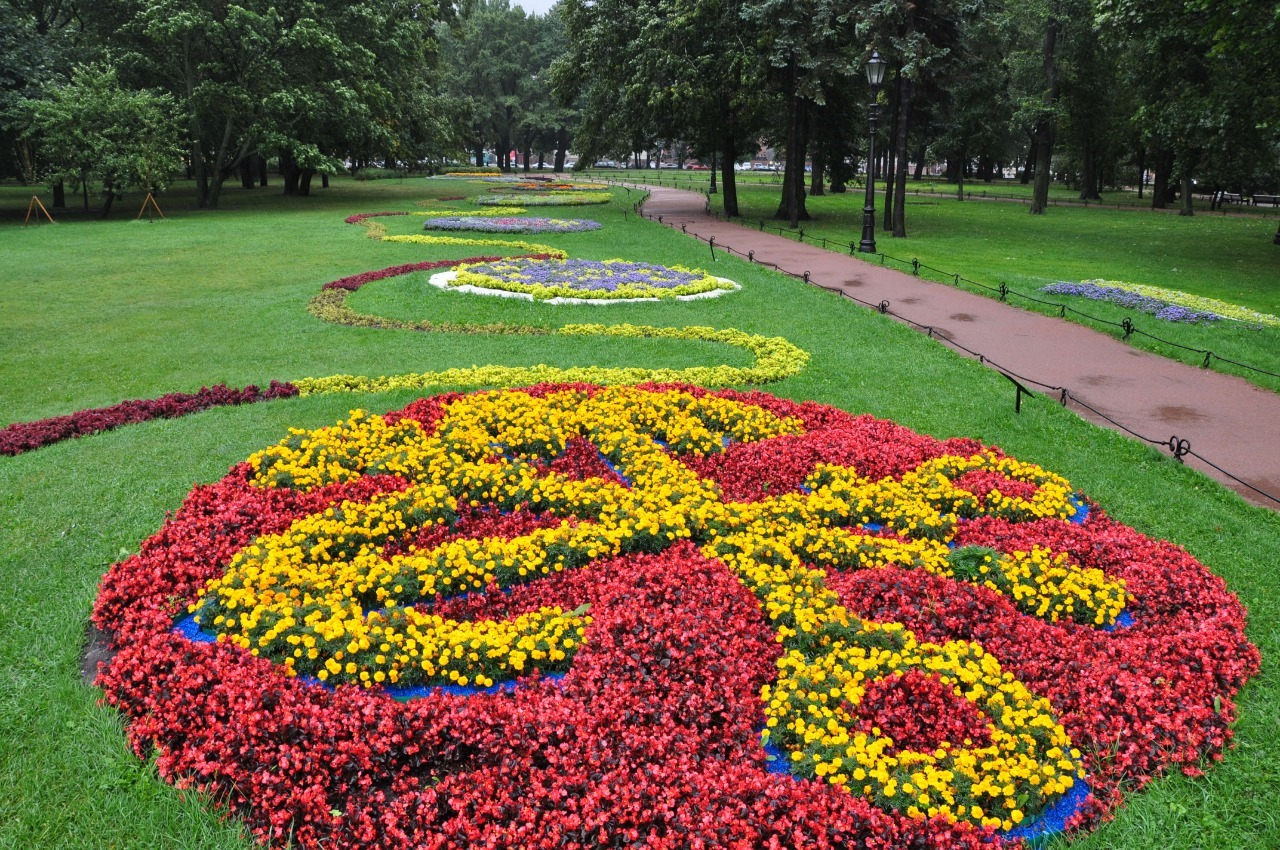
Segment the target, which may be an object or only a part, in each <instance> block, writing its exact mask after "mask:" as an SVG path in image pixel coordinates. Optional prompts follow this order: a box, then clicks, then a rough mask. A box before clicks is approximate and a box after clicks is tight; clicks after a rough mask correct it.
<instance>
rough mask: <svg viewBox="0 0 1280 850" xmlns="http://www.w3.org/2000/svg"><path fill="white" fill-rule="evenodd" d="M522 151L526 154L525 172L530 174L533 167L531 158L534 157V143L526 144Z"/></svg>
mask: <svg viewBox="0 0 1280 850" xmlns="http://www.w3.org/2000/svg"><path fill="white" fill-rule="evenodd" d="M522 153H523V154H524V173H525V174H528V173H529V169H530V167H531V166H530V165H529V160H531V159H533V145H525V146H524V150H523V151H522Z"/></svg>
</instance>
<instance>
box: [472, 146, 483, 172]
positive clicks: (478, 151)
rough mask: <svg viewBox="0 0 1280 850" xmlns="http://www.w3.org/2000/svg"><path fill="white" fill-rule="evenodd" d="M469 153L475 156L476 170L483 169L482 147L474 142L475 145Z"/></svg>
mask: <svg viewBox="0 0 1280 850" xmlns="http://www.w3.org/2000/svg"><path fill="white" fill-rule="evenodd" d="M471 152H472V153H473V154H475V157H476V168H484V145H482V144H480V143H479V142H476V145H475V147H473V148H472V149H471Z"/></svg>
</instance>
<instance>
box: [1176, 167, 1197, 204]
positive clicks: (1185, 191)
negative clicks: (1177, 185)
mask: <svg viewBox="0 0 1280 850" xmlns="http://www.w3.org/2000/svg"><path fill="white" fill-rule="evenodd" d="M1191 189H1192V185H1191V169H1189V168H1188V169H1186V170H1185V171H1184V172H1183V173H1182V209H1180V210H1178V215H1195V214H1196V208H1195V206H1194V205H1193V202H1192V198H1191Z"/></svg>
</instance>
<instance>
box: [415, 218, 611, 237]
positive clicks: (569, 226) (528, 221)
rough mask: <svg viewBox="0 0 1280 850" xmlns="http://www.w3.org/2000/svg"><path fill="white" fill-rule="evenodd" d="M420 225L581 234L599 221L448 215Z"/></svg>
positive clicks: (448, 228)
mask: <svg viewBox="0 0 1280 850" xmlns="http://www.w3.org/2000/svg"><path fill="white" fill-rule="evenodd" d="M422 226H423V228H425V229H426V230H478V231H481V232H484V233H583V232H585V231H588V230H599V229H600V222H598V221H592V220H591V219H583V218H536V217H533V216H506V217H493V218H489V217H484V216H476V215H448V216H440V217H437V218H429V219H427V220H426V221H425V222H423V225H422Z"/></svg>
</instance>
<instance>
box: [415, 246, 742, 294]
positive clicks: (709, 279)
mask: <svg viewBox="0 0 1280 850" xmlns="http://www.w3.org/2000/svg"><path fill="white" fill-rule="evenodd" d="M431 284H432V285H433V286H437V287H440V288H441V289H449V288H453V289H458V290H460V291H463V292H473V293H479V294H482V295H500V296H511V297H523V298H528V299H533V300H539V301H545V302H547V303H549V304H588V303H615V304H616V303H622V302H635V301H660V300H665V299H674V300H680V301H688V300H692V299H698V298H715V297H717V296H719V295H723V294H724V293H726V292H732V291H734V290H736V289H738V285H737V284H736V283H734V282H733V281H731V280H728V279H727V278H723V277H716V276H714V275H710V274H707V273H706V272H700V271H692V270H690V269H685V268H680V267H675V268H668V267H667V266H658V265H654V264H652V263H636V262H631V261H629V260H558V259H529V258H523V257H520V258H513V259H509V260H496V261H492V262H485V263H464V264H462V265H460V266H458V267H457V269H456V270H454V271H448V272H439V273H437V274H435V275H432V276H431Z"/></svg>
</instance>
